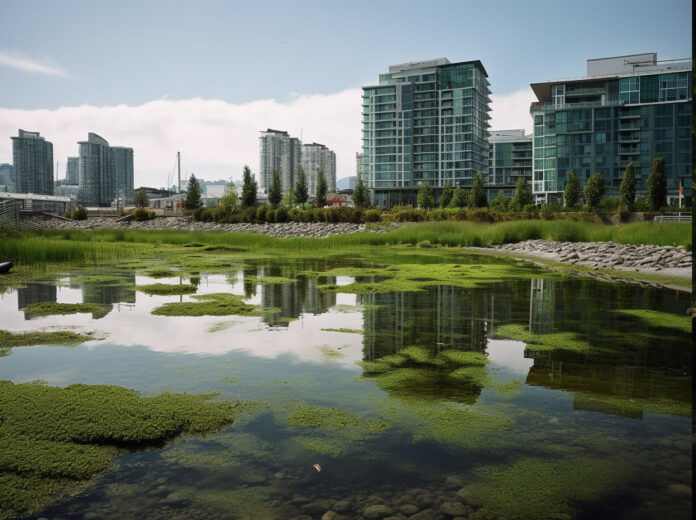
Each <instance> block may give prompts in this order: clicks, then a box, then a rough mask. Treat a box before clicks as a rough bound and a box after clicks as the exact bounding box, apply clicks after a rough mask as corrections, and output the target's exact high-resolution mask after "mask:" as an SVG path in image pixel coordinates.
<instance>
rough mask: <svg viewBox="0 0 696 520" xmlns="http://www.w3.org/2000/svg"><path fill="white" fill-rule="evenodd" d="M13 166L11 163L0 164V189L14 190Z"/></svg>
mask: <svg viewBox="0 0 696 520" xmlns="http://www.w3.org/2000/svg"><path fill="white" fill-rule="evenodd" d="M14 184H15V183H14V168H13V167H12V165H11V164H7V163H3V164H0V191H14Z"/></svg>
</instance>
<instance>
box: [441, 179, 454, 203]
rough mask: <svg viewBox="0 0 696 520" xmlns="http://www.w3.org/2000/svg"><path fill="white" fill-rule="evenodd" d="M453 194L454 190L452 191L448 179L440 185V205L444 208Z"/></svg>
mask: <svg viewBox="0 0 696 520" xmlns="http://www.w3.org/2000/svg"><path fill="white" fill-rule="evenodd" d="M453 196H454V191H452V186H450V183H449V181H446V182H445V184H444V186H442V194H441V195H440V207H441V208H446V207H447V206H449V203H450V202H451V201H452V197H453Z"/></svg>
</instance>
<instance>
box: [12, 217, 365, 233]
mask: <svg viewBox="0 0 696 520" xmlns="http://www.w3.org/2000/svg"><path fill="white" fill-rule="evenodd" d="M21 225H22V227H24V228H28V229H40V228H52V229H104V228H112V229H149V230H169V229H177V230H182V231H225V232H228V233H229V232H237V233H239V232H246V233H262V234H264V235H270V236H274V237H315V238H318V237H328V236H331V235H347V234H350V233H357V232H358V231H365V230H366V226H365V224H351V223H347V222H342V223H336V224H331V223H325V222H283V223H271V224H248V223H239V224H218V223H216V222H199V221H196V220H193V218H191V217H156V218H154V219H153V220H146V221H142V222H138V221H135V220H122V219H117V218H114V217H90V218H88V219H87V220H70V219H63V218H50V217H44V216H39V215H32V216H31V217H25V218H23V219H22V223H21Z"/></svg>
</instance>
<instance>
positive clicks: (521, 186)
mask: <svg viewBox="0 0 696 520" xmlns="http://www.w3.org/2000/svg"><path fill="white" fill-rule="evenodd" d="M529 204H534V196H533V195H532V185H531V184H529V183H528V182H527V179H526V178H524V177H520V178H519V179H517V185H516V186H515V196H514V197H513V198H512V203H511V205H512V207H513V208H515V209H516V210H518V211H519V210H523V209H524V207H525V206H527V205H529Z"/></svg>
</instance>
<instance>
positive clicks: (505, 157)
mask: <svg viewBox="0 0 696 520" xmlns="http://www.w3.org/2000/svg"><path fill="white" fill-rule="evenodd" d="M488 142H489V146H490V162H489V168H488V178H487V179H486V187H487V188H488V190H487V191H488V198H489V199H490V198H492V197H495V196H496V195H497V193H498V190H503V193H505V195H506V196H508V197H512V196H513V195H514V194H515V186H516V185H517V180H518V179H519V178H520V177H524V178H525V179H527V182H529V183H531V182H532V136H531V135H525V133H524V130H491V132H490V136H489V137H488Z"/></svg>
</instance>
